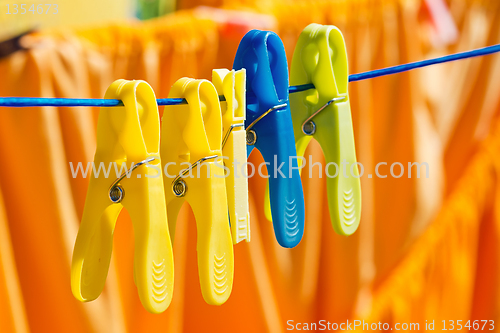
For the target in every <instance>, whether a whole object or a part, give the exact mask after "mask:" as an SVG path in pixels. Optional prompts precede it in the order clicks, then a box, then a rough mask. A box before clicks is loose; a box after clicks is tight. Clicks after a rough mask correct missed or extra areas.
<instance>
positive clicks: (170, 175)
mask: <svg viewBox="0 0 500 333" xmlns="http://www.w3.org/2000/svg"><path fill="white" fill-rule="evenodd" d="M169 97H170V98H185V99H186V100H187V102H188V104H187V105H180V106H166V107H165V111H164V113H163V122H162V130H161V133H162V143H161V148H160V152H161V156H162V160H163V162H164V163H165V167H164V177H165V178H164V180H165V197H166V200H167V210H168V219H169V226H170V231H171V233H172V239H173V237H174V231H175V224H176V220H177V215H178V213H179V210H180V208H181V206H182V204H183V203H184V201H187V202H188V203H189V204H190V206H191V208H192V210H193V213H194V215H195V218H196V227H197V235H198V236H197V238H198V239H197V247H196V248H197V251H198V273H199V277H200V285H201V291H202V294H203V298H204V299H205V301H206V302H207V303H209V304H212V305H220V304H223V303H224V302H225V301H226V300H227V299H228V298H229V295H230V294H231V290H232V287H233V268H234V261H233V244H232V241H231V231H230V228H229V220H228V207H227V197H226V181H225V179H224V178H225V175H224V169H223V164H222V159H220V157H221V156H222V151H221V145H222V115H221V109H220V104H219V96H218V94H217V90H216V89H215V87H214V85H213V84H212V83H211V82H210V81H207V80H194V79H189V78H182V79H179V80H178V81H177V82H176V83H175V84H174V86H173V87H172V89H171V91H170V94H169ZM219 162H220V163H219Z"/></svg>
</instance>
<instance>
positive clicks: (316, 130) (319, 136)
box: [290, 23, 361, 235]
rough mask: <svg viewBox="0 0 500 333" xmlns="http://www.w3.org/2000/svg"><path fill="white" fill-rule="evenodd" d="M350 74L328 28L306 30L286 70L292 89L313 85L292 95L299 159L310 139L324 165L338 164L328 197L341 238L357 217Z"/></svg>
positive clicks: (339, 42)
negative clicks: (323, 156) (320, 151)
mask: <svg viewBox="0 0 500 333" xmlns="http://www.w3.org/2000/svg"><path fill="white" fill-rule="evenodd" d="M348 75H349V70H348V63H347V52H346V47H345V43H344V37H343V36H342V33H341V32H340V30H339V29H338V28H336V27H334V26H331V25H330V26H327V25H325V26H323V25H320V24H315V23H313V24H310V25H308V26H307V27H306V28H305V29H304V30H303V31H302V33H301V34H300V37H299V40H298V42H297V45H296V46H295V51H294V54H293V58H292V65H291V70H290V85H293V86H295V85H303V84H310V83H312V84H313V85H314V87H315V89H310V90H306V91H303V92H299V93H294V94H290V109H291V112H292V120H293V127H294V134H295V142H296V145H297V156H303V155H304V152H305V150H306V148H307V145H308V144H309V142H310V141H311V139H312V138H313V137H314V138H315V139H316V140H317V141H318V142H319V144H320V145H321V148H322V150H323V153H324V154H325V160H326V162H327V163H332V162H333V163H335V164H336V167H335V165H332V167H331V171H330V172H329V173H330V174H334V175H335V171H334V169H336V171H337V176H336V177H328V178H327V195H328V206H329V209H330V217H331V220H332V225H333V228H334V229H335V231H336V232H337V233H339V234H341V235H351V234H353V233H354V232H355V231H356V229H357V228H358V225H359V220H360V215H361V186H360V180H359V172H358V165H357V161H356V150H355V146H354V133H353V128H352V119H351V106H350V101H349V92H348ZM299 162H302V161H301V160H300V159H299ZM346 163H347V164H346Z"/></svg>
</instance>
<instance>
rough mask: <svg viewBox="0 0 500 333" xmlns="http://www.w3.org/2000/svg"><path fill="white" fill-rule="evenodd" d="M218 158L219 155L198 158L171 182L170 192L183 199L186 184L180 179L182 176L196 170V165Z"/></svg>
mask: <svg viewBox="0 0 500 333" xmlns="http://www.w3.org/2000/svg"><path fill="white" fill-rule="evenodd" d="M217 157H219V155H212V156H207V157H203V158H200V159H199V160H198V161H196V162H194V163H193V164H191V165H190V166H189V168H186V169H184V170H182V171H181V172H180V173H179V175H178V176H177V177H175V179H174V180H173V181H172V192H174V195H175V196H176V197H179V198H180V197H183V196H185V195H186V192H187V184H186V182H185V181H184V180H183V179H181V178H182V177H183V176H185V175H186V174H187V173H188V172H190V171H191V170H193V169H194V168H196V167H197V166H198V165H200V164H201V163H203V162H205V161H208V160H213V159H215V158H217Z"/></svg>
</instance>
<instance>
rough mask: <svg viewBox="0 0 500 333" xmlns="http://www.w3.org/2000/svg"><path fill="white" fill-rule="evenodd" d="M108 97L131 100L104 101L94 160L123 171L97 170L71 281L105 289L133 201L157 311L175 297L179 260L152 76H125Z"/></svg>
mask: <svg viewBox="0 0 500 333" xmlns="http://www.w3.org/2000/svg"><path fill="white" fill-rule="evenodd" d="M105 98H110V99H120V100H122V101H123V104H124V106H119V107H106V108H101V111H100V113H99V121H98V125H97V149H96V154H95V157H94V164H95V166H96V169H97V168H99V167H100V165H101V163H102V164H103V165H104V167H105V168H108V167H109V168H110V170H117V173H118V172H120V176H118V177H116V176H115V175H113V172H112V171H111V173H110V175H111V176H109V177H108V176H106V175H105V174H103V173H101V174H100V176H98V175H96V174H92V177H91V179H90V183H89V189H88V192H87V198H86V200H85V208H84V211H83V218H82V223H81V225H80V229H79V231H78V236H77V238H76V243H75V249H74V252H73V262H72V266H71V289H72V291H73V295H74V296H75V297H76V298H77V299H78V300H80V301H85V302H86V301H92V300H94V299H96V298H97V297H98V296H99V295H100V293H101V292H102V289H103V288H104V283H105V280H106V276H107V274H108V268H109V263H110V260H111V251H112V248H113V232H114V229H115V224H116V219H117V218H118V215H119V213H120V211H121V210H122V208H123V207H125V208H126V209H127V211H128V213H129V214H130V217H131V219H132V223H133V226H134V233H135V238H134V239H135V253H134V281H135V284H136V286H137V291H138V293H139V297H140V300H141V302H142V304H143V306H144V307H145V308H146V310H148V311H149V312H152V313H161V312H163V311H165V309H167V307H168V306H169V304H170V301H171V299H172V292H173V281H174V266H173V255H172V245H171V242H170V235H169V230H168V223H167V212H166V204H165V194H164V189H163V177H162V176H161V160H160V157H159V148H160V147H159V145H160V120H159V114H158V106H157V105H156V98H155V94H154V92H153V89H151V87H150V86H149V84H147V83H146V82H144V81H126V80H117V81H115V82H113V84H112V85H111V86H110V87H109V88H108V90H107V91H106V95H105ZM115 163H116V164H115ZM113 164H114V166H115V167H112V165H113ZM124 167H125V169H124ZM122 172H123V173H122ZM108 175H109V174H108Z"/></svg>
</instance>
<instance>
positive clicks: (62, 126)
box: [0, 0, 500, 332]
mask: <svg viewBox="0 0 500 333" xmlns="http://www.w3.org/2000/svg"><path fill="white" fill-rule="evenodd" d="M197 3H198V2H193V4H197ZM215 5H221V6H226V7H231V8H234V9H242V8H246V7H250V6H251V7H253V10H256V11H262V12H266V13H271V14H273V15H275V17H276V19H277V21H276V22H277V25H276V28H275V30H276V32H277V33H279V35H280V36H281V37H282V39H283V41H284V43H285V47H286V51H287V54H288V56H289V59H291V55H292V53H293V49H294V46H295V43H296V40H297V38H298V36H299V33H300V31H301V30H302V29H303V28H304V27H305V26H307V24H309V23H311V22H316V23H320V24H335V25H337V26H338V27H339V28H340V29H341V30H342V32H343V34H344V36H345V39H346V45H347V47H348V55H349V63H350V72H351V73H358V72H362V71H366V70H370V69H375V68H380V67H385V66H390V65H396V64H400V63H405V62H410V61H415V60H420V59H423V58H425V57H430V56H436V55H441V54H447V53H452V52H457V51H462V50H467V49H470V48H474V47H480V46H485V45H487V44H493V43H500V35H499V31H498V29H497V27H498V21H499V16H498V15H500V8H499V3H498V2H496V1H489V2H484V1H472V0H467V1H466V0H452V1H450V6H451V10H452V14H453V16H454V18H455V20H456V22H457V24H458V28H459V31H460V37H459V40H458V41H457V43H455V44H454V45H452V46H449V47H448V48H446V49H442V50H434V49H432V47H431V46H430V45H429V43H428V39H427V36H426V35H425V30H424V29H423V28H422V27H423V26H424V23H425V19H423V18H422V15H421V9H420V8H419V6H420V2H419V1H410V0H404V1H403V0H401V1H395V0H393V1H390V0H372V1H361V0H359V1H331V2H325V1H307V2H305V1H304V2H302V1H295V2H292V3H289V2H285V1H283V2H272V1H270V2H268V1H266V2H258V3H257V5H256V6H255V5H252V4H250V3H244V2H242V1H236V2H234V1H233V2H224V3H217V4H215ZM182 6H183V5H182V2H181V4H180V7H181V8H185V7H182ZM187 7H189V6H187ZM250 28H251V27H250ZM36 41H37V44H36V46H34V47H33V48H32V49H31V50H30V51H28V52H24V53H17V54H14V55H13V56H11V57H9V58H7V59H3V60H1V61H0V73H2V74H1V75H2V80H1V81H0V96H47V97H53V96H57V97H96V98H100V97H102V96H103V94H104V91H105V89H106V87H107V86H108V85H109V84H110V83H111V82H112V81H113V80H115V79H117V78H124V79H143V80H146V81H147V82H148V83H150V84H151V86H152V87H153V88H154V90H155V92H156V95H157V96H158V97H166V96H167V95H168V92H169V90H170V87H171V85H172V84H173V83H174V82H175V81H176V80H177V79H178V78H180V77H182V76H190V77H195V78H206V79H210V77H211V70H212V69H213V68H231V65H232V60H233V58H234V53H235V51H236V48H237V45H238V42H239V39H238V38H235V36H234V35H227V34H225V33H224V30H223V29H221V27H220V26H218V25H217V24H216V23H215V22H214V21H211V20H209V19H200V18H197V17H196V15H194V14H193V13H192V12H189V11H184V12H178V13H176V14H175V15H170V16H167V17H165V18H161V19H158V20H153V21H150V22H148V23H145V24H139V23H134V24H128V25H112V26H108V27H104V28H95V29H86V30H80V31H76V32H74V33H68V32H67V31H62V30H60V31H54V32H51V33H50V34H48V33H45V34H40V35H38V36H37V38H36ZM499 74H500V56H498V55H496V56H489V57H484V58H480V59H471V60H465V61H461V62H456V63H452V64H445V65H439V66H433V67H432V68H428V69H423V70H418V71H414V72H411V73H405V74H400V75H394V76H390V77H385V78H378V79H373V80H370V81H364V82H357V83H351V84H350V96H351V103H352V104H351V109H352V112H353V121H354V131H355V135H356V144H357V147H356V148H357V153H358V160H359V161H360V162H362V163H363V165H364V167H365V170H370V171H373V170H374V167H375V164H376V163H378V162H387V163H388V164H389V165H390V164H391V163H393V162H401V163H403V164H404V165H405V166H406V165H407V163H408V162H415V161H416V162H427V163H428V164H429V165H430V178H429V179H425V178H420V179H416V178H414V177H413V178H411V179H408V178H407V174H405V175H404V176H403V177H402V178H399V179H391V178H387V179H377V178H373V179H368V178H366V177H363V178H362V193H363V214H362V220H361V224H360V228H359V230H358V231H357V232H356V233H355V234H354V235H353V236H350V237H348V238H344V237H340V236H338V235H336V234H335V233H334V232H333V230H332V228H331V224H330V220H329V212H328V208H327V202H326V189H325V185H324V184H325V183H324V178H323V179H319V178H317V177H313V178H311V179H309V178H305V179H304V180H303V185H304V193H305V202H306V231H305V234H304V238H303V240H302V242H301V243H300V244H299V246H298V247H297V248H295V249H292V250H290V249H283V248H280V247H279V245H278V244H277V243H276V241H275V238H274V233H273V230H272V225H271V224H270V223H269V222H268V221H267V220H266V219H265V217H264V213H263V211H262V207H263V198H264V190H265V183H266V180H265V179H259V178H252V179H251V180H250V182H249V189H250V204H251V205H250V216H251V228H252V241H251V242H250V243H245V242H242V243H240V244H237V245H236V246H235V247H234V262H235V267H234V269H235V275H234V287H233V292H232V294H231V297H230V298H229V300H228V301H227V302H226V303H225V304H224V305H222V306H221V307H214V306H209V305H207V304H205V302H204V301H203V298H202V296H201V292H200V290H199V288H198V285H199V281H198V272H197V265H196V250H195V248H196V228H195V221H194V218H193V215H192V212H191V211H190V209H189V208H188V207H186V206H185V207H183V209H182V210H181V213H180V216H179V218H178V221H177V228H176V237H175V242H174V244H173V245H174V261H175V287H174V295H173V299H172V304H171V305H170V307H169V309H168V310H167V311H166V312H164V313H163V314H161V315H152V314H149V313H147V312H146V310H144V309H143V307H142V306H141V304H140V301H139V299H138V296H137V291H136V288H135V285H134V282H133V277H132V271H133V267H132V257H133V231H132V224H131V221H130V218H129V217H128V215H127V214H126V213H125V212H124V213H122V215H121V216H120V218H119V220H118V222H117V226H116V231H115V237H114V239H115V244H114V252H113V259H112V264H111V267H110V273H109V275H108V277H107V283H106V287H105V290H104V292H103V294H102V295H101V296H100V297H99V298H98V299H97V300H96V301H94V302H92V303H87V304H82V303H79V302H78V301H77V300H76V299H74V298H73V297H72V295H71V291H70V286H69V283H70V281H69V265H70V260H71V252H72V249H73V245H74V240H75V237H76V232H77V228H78V225H79V221H80V218H81V215H82V210H83V204H84V200H85V194H86V191H87V185H88V179H82V178H81V177H78V178H75V179H74V178H72V176H71V173H70V170H69V166H68V163H69V162H70V161H71V162H73V163H78V162H83V163H84V164H85V163H87V162H88V161H92V159H93V154H94V150H95V125H96V119H97V118H96V115H97V112H98V111H97V110H94V109H90V108H61V109H56V108H43V109H42V108H30V109H6V108H2V109H1V110H0V142H1V144H0V162H1V163H2V167H1V171H2V172H0V191H1V193H2V194H3V207H4V209H3V211H4V213H3V214H2V213H1V212H2V210H1V209H0V228H1V229H0V233H1V238H0V241H1V246H0V296H2V297H0V331H2V332H3V331H4V330H2V329H3V328H4V327H3V326H2V325H6V328H5V330H6V332H9V331H13V332H24V331H27V330H30V331H33V332H44V331H51V332H68V331H71V332H90V331H93V332H152V331H161V332H165V331H167V332H183V331H186V332H196V331H212V330H215V329H217V330H218V331H220V332H232V331H235V330H236V331H238V332H265V331H268V332H281V331H285V330H286V328H287V326H286V321H287V320H289V319H292V320H294V321H295V322H311V321H317V320H320V319H325V320H329V321H330V322H333V321H337V322H340V321H345V320H347V319H350V320H352V319H365V320H367V321H370V322H372V321H379V320H380V321H386V322H410V321H411V322H420V323H423V322H425V320H436V322H439V321H440V320H442V319H455V320H459V319H461V320H464V321H467V320H468V319H490V320H498V319H499V318H498V314H499V313H500V307H499V306H500V304H499V301H498V300H499V297H498V296H499V294H498V293H499V290H498V286H497V285H498V283H497V281H498V273H497V269H498V265H499V257H498V245H497V243H498V239H499V237H498V236H499V234H498V229H497V226H498V222H497V221H498V216H499V215H498V211H497V210H498V209H499V207H500V201H499V200H500V199H499V198H500V196H498V195H497V194H498V193H500V192H499V189H500V187H499V185H498V181H497V179H498V178H497V177H498V166H499V165H500V163H499V160H498V157H497V156H499V148H500V146H499V143H500V131H499V130H498V126H497V125H494V126H493V124H497V120H495V119H497V118H498V115H499V111H500V100H499V99H500V95H499V94H498V90H499V84H500V83H499V81H498V77H500V75H499ZM492 128H493V129H492ZM308 155H312V157H313V160H315V161H322V160H323V157H322V153H321V150H320V147H319V146H318V145H317V144H312V145H311V146H310V147H309V148H308V150H307V151H306V157H307V156H308ZM250 161H252V162H253V163H258V162H260V161H262V158H261V156H260V155H259V154H257V153H254V154H252V156H251V157H250ZM388 169H389V167H382V168H381V172H383V173H388V172H389V170H388ZM0 207H1V205H0ZM2 216H5V218H3V217H2ZM2 221H3V222H2ZM2 223H3V224H2ZM3 225H4V226H6V227H7V228H8V229H7V228H5V227H2V226H3ZM4 240H5V242H4ZM8 243H10V244H11V246H9V245H5V244H8ZM9 248H10V249H11V250H9ZM5 258H7V259H5ZM8 258H10V260H9V259H8ZM16 276H17V278H16ZM16 285H17V286H18V287H17V288H19V289H20V291H16ZM7 291H8V292H9V294H8V295H9V296H8V297H3V296H4V295H7ZM436 331H437V329H436Z"/></svg>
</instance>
